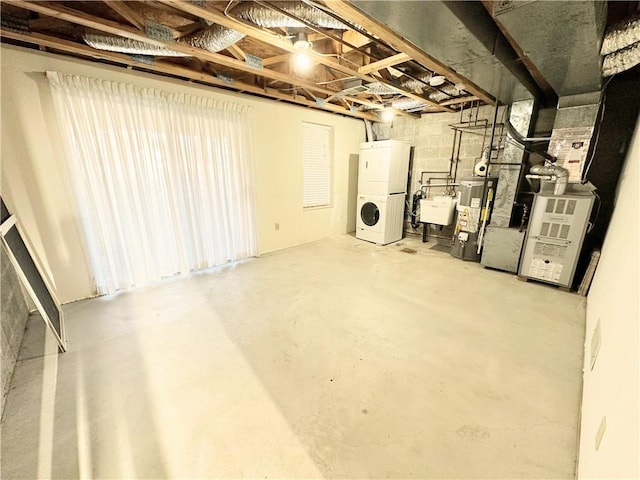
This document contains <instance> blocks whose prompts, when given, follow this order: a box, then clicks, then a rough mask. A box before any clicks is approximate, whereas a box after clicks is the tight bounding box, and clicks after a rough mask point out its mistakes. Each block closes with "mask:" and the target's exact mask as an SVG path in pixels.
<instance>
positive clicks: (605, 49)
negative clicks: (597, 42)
mask: <svg viewBox="0 0 640 480" xmlns="http://www.w3.org/2000/svg"><path fill="white" fill-rule="evenodd" d="M639 41H640V14H636V15H634V16H633V17H631V18H628V19H626V20H624V21H622V22H620V23H617V24H616V25H613V26H612V27H611V28H610V29H609V31H608V32H607V33H606V34H605V36H604V39H603V40H602V48H601V49H600V55H608V54H610V53H613V52H616V51H618V50H621V49H623V48H626V47H628V46H630V45H633V44H634V43H636V42H639Z"/></svg>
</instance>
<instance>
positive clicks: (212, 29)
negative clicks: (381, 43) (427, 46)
mask: <svg viewBox="0 0 640 480" xmlns="http://www.w3.org/2000/svg"><path fill="white" fill-rule="evenodd" d="M273 5H274V6H275V7H277V8H279V9H280V10H282V11H284V12H286V13H288V14H291V15H292V16H295V17H298V18H300V19H302V20H304V21H306V22H308V23H311V24H313V25H316V26H318V27H322V28H333V29H340V30H345V29H347V28H348V27H347V26H346V25H345V24H343V23H342V22H339V21H338V20H335V19H333V18H331V17H330V16H329V15H327V14H325V13H323V12H321V11H320V10H317V9H315V8H313V7H312V6H310V5H307V4H305V3H300V2H273ZM231 12H232V13H233V14H234V15H235V16H237V17H238V18H241V19H243V20H246V21H249V22H251V23H254V24H256V25H259V26H261V27H266V28H274V27H282V28H287V27H304V26H305V25H304V24H303V23H301V22H299V21H297V20H295V19H293V18H291V17H289V16H287V15H285V14H284V13H281V12H279V11H277V10H274V9H271V8H269V7H268V6H266V5H262V4H258V3H254V2H242V3H240V4H238V5H237V6H236V7H234V8H233V9H232V10H231ZM244 36H245V35H244V34H243V33H240V32H238V31H237V30H234V29H232V28H227V27H224V26H222V25H217V24H213V25H210V26H208V27H205V28H203V29H201V30H199V31H197V32H195V33H193V34H191V35H189V36H188V37H185V38H181V39H180V40H178V42H180V43H186V44H188V45H191V46H193V47H198V48H202V49H204V50H208V51H210V52H219V51H221V50H224V49H226V48H229V47H230V46H231V45H233V44H235V43H237V42H238V41H240V40H241V39H242V38H243V37H244ZM83 39H84V41H85V42H86V43H87V44H88V45H89V46H91V47H93V48H96V49H98V50H108V51H111V52H120V53H128V54H133V55H158V56H170V57H186V56H188V55H187V54H184V53H180V52H174V51H173V50H171V49H169V48H165V47H157V46H155V45H151V44H148V43H145V42H141V41H138V40H131V39H129V38H124V37H120V36H116V35H108V34H103V33H100V32H94V31H89V32H87V33H85V34H84V36H83Z"/></svg>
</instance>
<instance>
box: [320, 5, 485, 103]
mask: <svg viewBox="0 0 640 480" xmlns="http://www.w3.org/2000/svg"><path fill="white" fill-rule="evenodd" d="M323 3H324V4H325V5H327V7H329V8H330V9H331V10H332V11H334V12H336V13H337V14H338V15H340V16H341V17H342V18H344V19H346V20H349V21H350V22H352V23H353V24H355V25H360V26H361V27H362V28H364V29H365V30H366V31H368V32H369V33H372V34H373V35H375V36H377V37H379V38H384V41H385V43H387V44H389V45H390V46H392V47H393V48H395V49H396V50H397V51H399V52H402V53H406V54H407V55H409V57H410V58H412V59H413V60H415V61H416V62H418V63H420V64H421V65H423V66H425V67H426V68H428V69H430V70H432V71H434V72H436V73H438V74H441V75H444V76H445V77H447V78H448V79H450V80H451V81H453V82H458V83H464V85H465V90H466V91H467V92H469V93H472V94H473V95H475V96H477V97H478V98H479V99H481V100H482V101H483V102H485V103H487V104H490V105H493V104H494V101H495V99H494V98H493V97H492V96H491V95H490V94H488V93H487V92H485V91H484V90H482V89H481V88H480V87H478V86H477V85H474V84H473V83H472V82H471V81H469V80H468V79H466V78H464V77H462V76H460V75H458V74H457V73H456V72H455V71H454V70H452V69H451V68H449V67H447V66H446V65H443V64H442V63H440V62H438V61H437V60H436V59H434V58H433V57H431V56H430V55H427V54H426V53H425V52H423V51H422V50H420V49H419V48H418V47H416V46H415V45H413V44H412V43H411V42H409V41H408V40H407V39H405V38H403V37H402V36H401V35H400V34H398V33H396V32H395V31H393V30H391V29H390V28H389V27H388V26H386V25H384V24H382V23H380V22H378V21H377V20H374V19H372V18H371V17H369V16H368V15H366V14H365V13H363V12H362V11H360V10H359V9H358V8H357V7H355V6H354V5H352V4H351V3H349V2H348V1H347V0H324V2H323Z"/></svg>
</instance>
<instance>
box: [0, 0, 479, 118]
mask: <svg viewBox="0 0 640 480" xmlns="http://www.w3.org/2000/svg"><path fill="white" fill-rule="evenodd" d="M302 1H303V2H304V3H300V6H299V7H296V8H301V9H302V10H301V11H302V12H307V13H309V12H312V16H313V15H315V14H316V13H318V12H314V11H313V9H316V8H320V9H321V10H322V11H323V12H324V13H323V14H322V15H325V16H326V15H328V16H331V17H333V19H334V20H339V21H340V22H341V23H344V26H343V27H341V28H347V29H346V30H341V28H338V29H337V30H334V29H330V28H323V27H319V26H316V25H315V23H314V24H312V23H310V22H309V21H308V20H304V21H303V24H304V25H305V26H304V27H300V28H301V29H302V31H305V32H306V33H307V36H308V38H311V39H313V47H312V48H311V49H309V50H306V51H305V52H306V54H307V55H308V56H309V57H310V58H311V59H312V61H313V63H312V66H311V68H310V69H309V70H307V71H303V70H300V69H299V67H298V66H294V63H293V60H294V54H296V53H298V50H297V49H296V48H295V47H294V45H293V42H292V41H291V34H292V31H291V29H290V28H288V27H282V26H278V25H286V24H287V22H290V21H291V20H292V19H293V20H296V21H297V20H298V19H299V18H300V17H299V16H298V15H299V14H298V13H297V12H295V13H294V11H285V10H283V9H284V8H285V7H284V6H283V5H284V4H282V5H280V4H279V5H277V6H274V4H272V2H271V1H270V0H265V1H264V2H263V1H256V5H257V7H256V8H258V11H257V14H258V15H265V16H266V17H267V18H270V19H275V22H274V23H273V24H272V25H273V26H272V27H270V28H267V27H263V26H259V25H258V24H259V23H260V21H259V20H260V18H259V17H256V21H254V19H253V18H251V19H250V21H249V20H247V19H245V18H244V17H243V16H242V15H241V13H240V12H241V11H242V9H240V10H238V9H237V8H236V6H237V5H235V4H233V3H231V4H230V3H228V2H226V1H217V2H216V1H209V2H200V3H198V2H191V1H188V0H144V1H136V2H133V1H131V2H121V1H116V0H102V1H100V2H98V1H93V2H91V1H88V2H77V3H74V2H69V1H58V0H51V1H26V0H3V1H2V4H1V8H2V13H3V14H7V15H9V17H10V19H11V20H10V21H9V23H7V25H14V23H12V22H14V21H15V25H17V32H7V31H5V30H2V37H3V38H5V39H10V40H14V41H19V42H28V43H30V44H33V45H37V46H39V47H40V48H41V49H55V50H57V51H58V52H62V53H67V54H72V55H81V56H83V57H90V58H94V59H99V60H102V61H108V62H113V63H116V64H119V65H126V66H129V67H134V68H137V69H141V70H145V71H152V72H156V73H159V74H164V75H173V76H178V77H180V78H185V79H189V80H193V81H197V82H201V83H206V84H209V85H215V86H220V87H224V88H226V89H230V90H237V91H243V92H248V93H253V94H257V95H260V96H263V97H269V98H273V99H275V100H283V101H288V102H292V103H297V104H301V105H306V106H310V107H312V108H316V109H323V110H327V111H331V112H336V113H342V114H346V115H350V116H354V117H357V118H369V119H372V120H375V119H377V114H376V112H375V111H380V110H383V109H389V108H391V105H392V104H393V103H394V102H396V101H398V100H399V101H401V103H398V105H404V106H403V107H402V108H406V110H401V109H399V110H396V113H397V114H401V115H407V116H412V117H418V116H419V115H420V113H424V112H436V111H440V112H442V111H448V112H455V111H460V110H461V109H464V108H468V107H469V106H470V105H471V104H472V102H473V101H479V102H483V101H484V99H483V97H481V96H479V95H470V94H469V93H466V92H472V91H473V89H474V87H475V86H473V85H472V84H470V82H468V81H467V80H466V79H462V77H459V76H457V75H456V74H455V72H453V71H452V70H451V69H447V67H445V66H442V65H441V64H440V63H438V62H437V61H435V60H433V59H431V58H430V57H428V56H426V54H425V53H424V52H421V51H420V50H418V49H417V48H415V47H413V49H412V48H409V47H411V46H410V45H409V46H407V44H406V41H404V40H403V39H402V37H399V36H395V37H394V34H392V33H389V32H386V30H385V28H386V27H385V26H384V25H382V26H380V25H377V24H376V22H375V21H373V20H370V19H369V20H367V22H368V23H366V24H365V23H364V22H362V21H361V20H362V19H361V17H359V16H358V15H362V14H359V13H358V10H357V8H355V7H354V6H352V5H351V4H349V3H348V2H346V1H343V0H327V1H325V2H324V3H325V4H327V5H330V6H331V7H334V6H335V7H336V8H335V10H326V9H325V7H322V5H321V4H313V5H312V4H311V3H308V2H307V1H306V0H302ZM318 5H319V6H318ZM289 7H290V8H292V7H291V5H290V6H289ZM223 9H224V12H223ZM227 9H228V12H227ZM29 12H35V14H37V15H38V17H37V18H34V17H36V15H34V13H29ZM344 12H351V14H352V15H354V16H353V17H347V16H346V15H345V14H344ZM354 12H355V13H354ZM279 22H282V23H279ZM21 25H22V26H21ZM149 25H151V26H153V30H152V32H149V31H148V30H147V29H148V28H149ZM355 25H360V26H357V27H356V26H355ZM362 25H364V26H365V27H366V28H362ZM376 25H377V27H376ZM78 26H80V28H77V27H78ZM209 26H212V27H213V28H210V27H209ZM221 27H222V28H221ZM368 28H370V30H369V29H368ZM376 28H378V29H380V30H376ZM226 29H233V30H235V31H237V32H240V33H242V34H244V38H242V39H241V40H239V41H237V43H235V44H231V45H229V43H226V44H225V41H226V38H225V35H230V34H229V33H227V30H226ZM163 30H164V31H163ZM296 31H298V30H296ZM380 31H383V32H386V33H385V37H384V38H382V37H381V36H380V35H379V33H380ZM38 32H39V33H38ZM154 32H159V33H160V35H156V34H155V33H154ZM165 32H166V33H167V34H168V36H163V35H162V34H163V33H165ZM169 32H171V33H169ZM87 33H90V34H92V38H91V39H90V40H89V37H86V35H87ZM94 34H95V35H94ZM102 35H104V36H102ZM148 35H151V36H148ZM186 35H189V36H191V38H190V39H188V40H178V41H175V40H174V39H179V38H181V37H185V36H186ZM194 35H195V36H194ZM172 37H173V39H172ZM203 39H206V40H203ZM202 41H204V42H205V44H206V45H207V46H209V45H211V46H212V47H215V48H212V49H211V50H207V49H205V48H200V45H201V43H200V42H202ZM230 41H233V40H230ZM403 42H404V43H403ZM87 43H89V44H90V45H87ZM147 45H148V46H149V47H146V46H147ZM194 45H198V46H197V47H196V46H194ZM219 45H220V46H219ZM226 45H228V46H226ZM154 46H155V47H159V48H160V49H162V50H160V51H158V52H156V51H155V50H154V49H153V47H154ZM216 48H221V50H220V51H216ZM166 50H172V51H175V52H178V53H179V54H182V56H178V57H171V56H163V53H165V54H166ZM212 50H213V51H212ZM116 52H120V53H116ZM144 54H146V58H144V57H145V55H144ZM256 57H257V58H256ZM425 58H426V60H425ZM290 62H291V63H290ZM429 62H431V63H429ZM401 64H402V65H401ZM434 71H435V72H438V73H444V74H445V75H447V80H448V84H447V88H448V89H449V90H450V91H448V90H446V89H444V87H441V88H430V87H429V86H427V85H425V87H424V88H419V87H418V86H416V82H422V80H420V79H421V78H428V77H425V75H432V73H431V72H434ZM459 79H462V83H465V85H466V87H467V88H465V90H466V92H464V91H462V90H456V89H455V88H454V87H453V82H456V81H458V80H459ZM267 86H268V87H267ZM441 89H442V93H445V95H448V100H445V101H438V100H437V98H438V97H440V98H441V97H442V93H439V92H437V91H436V90H441ZM461 95H462V96H461ZM485 95H486V94H485ZM409 100H414V102H411V101H409ZM356 105H359V107H357V108H356V107H355V106H356ZM415 105H418V108H417V111H418V112H420V113H415V112H416V109H415V108H414V106H415ZM420 105H421V106H420ZM405 106H406V107H405ZM410 109H411V110H412V111H411V112H409V111H408V110H410Z"/></svg>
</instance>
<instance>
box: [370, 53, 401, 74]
mask: <svg viewBox="0 0 640 480" xmlns="http://www.w3.org/2000/svg"><path fill="white" fill-rule="evenodd" d="M407 60H411V57H409V55H407V54H406V53H398V54H396V55H393V56H392V57H387V58H383V59H382V60H378V61H377V62H373V63H369V64H367V65H363V66H362V67H360V68H359V69H358V72H360V73H365V74H366V73H371V72H377V71H378V70H382V69H383V68H387V67H393V66H394V65H398V64H399V63H403V62H406V61H407Z"/></svg>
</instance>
